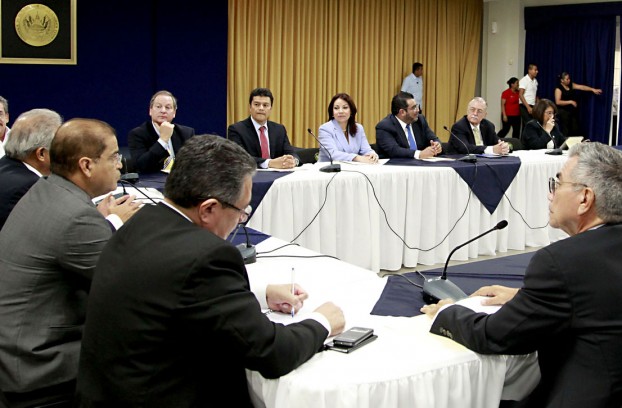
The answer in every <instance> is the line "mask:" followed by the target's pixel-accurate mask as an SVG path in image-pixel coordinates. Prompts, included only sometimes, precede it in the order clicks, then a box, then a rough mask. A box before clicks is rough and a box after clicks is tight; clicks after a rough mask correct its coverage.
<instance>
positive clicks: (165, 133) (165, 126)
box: [158, 122, 175, 143]
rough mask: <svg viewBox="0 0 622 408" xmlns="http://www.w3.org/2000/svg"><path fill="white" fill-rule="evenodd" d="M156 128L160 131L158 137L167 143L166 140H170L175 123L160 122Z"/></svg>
mask: <svg viewBox="0 0 622 408" xmlns="http://www.w3.org/2000/svg"><path fill="white" fill-rule="evenodd" d="M158 130H159V131H160V139H162V140H163V141H164V142H166V143H168V141H169V140H171V136H173V130H175V125H173V124H172V123H170V122H162V124H161V125H160V127H159V129H158Z"/></svg>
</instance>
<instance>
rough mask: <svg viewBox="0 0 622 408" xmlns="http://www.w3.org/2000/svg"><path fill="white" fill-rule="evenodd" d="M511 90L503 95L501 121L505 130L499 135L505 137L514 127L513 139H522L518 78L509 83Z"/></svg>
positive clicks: (511, 79) (509, 80)
mask: <svg viewBox="0 0 622 408" xmlns="http://www.w3.org/2000/svg"><path fill="white" fill-rule="evenodd" d="M507 84H508V86H509V88H508V89H506V90H505V91H503V93H502V94H501V119H502V122H503V128H502V129H501V130H500V131H499V133H498V134H497V136H498V137H505V135H507V134H508V132H509V131H510V126H511V127H512V137H515V138H517V139H520V108H519V107H518V101H519V98H518V78H515V77H512V78H510V79H508V82H507Z"/></svg>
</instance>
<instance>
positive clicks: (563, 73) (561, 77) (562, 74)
mask: <svg viewBox="0 0 622 408" xmlns="http://www.w3.org/2000/svg"><path fill="white" fill-rule="evenodd" d="M568 75H570V74H569V73H568V72H566V71H564V72H562V73H561V74H559V75H557V79H559V80H560V81H561V80H562V79H564V78H566V77H567V76H568Z"/></svg>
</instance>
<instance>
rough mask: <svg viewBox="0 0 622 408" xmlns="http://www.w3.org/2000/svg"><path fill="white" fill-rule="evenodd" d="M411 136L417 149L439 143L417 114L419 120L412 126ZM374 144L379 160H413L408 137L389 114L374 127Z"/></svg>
mask: <svg viewBox="0 0 622 408" xmlns="http://www.w3.org/2000/svg"><path fill="white" fill-rule="evenodd" d="M411 125H412V129H413V136H414V138H415V141H416V142H417V149H419V150H423V149H425V148H426V147H428V146H430V142H431V141H435V142H439V143H440V141H439V139H438V137H436V135H435V134H434V132H432V129H430V126H428V121H427V120H426V119H425V116H423V115H421V114H419V118H418V119H417V121H416V122H413V123H412V124H411ZM376 144H377V146H378V155H379V156H380V158H383V159H384V158H396V157H404V158H413V157H414V154H415V153H414V152H413V151H412V150H410V144H409V143H408V136H406V133H405V132H404V130H403V129H402V125H401V124H400V122H399V121H398V120H397V118H396V117H395V115H393V114H391V115H388V116H387V117H385V118H384V119H382V120H381V121H380V122H378V124H377V125H376Z"/></svg>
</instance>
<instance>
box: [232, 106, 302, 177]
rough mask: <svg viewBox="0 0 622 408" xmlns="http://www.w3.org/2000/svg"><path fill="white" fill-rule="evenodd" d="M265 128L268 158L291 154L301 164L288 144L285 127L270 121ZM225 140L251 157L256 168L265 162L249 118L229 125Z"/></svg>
mask: <svg viewBox="0 0 622 408" xmlns="http://www.w3.org/2000/svg"><path fill="white" fill-rule="evenodd" d="M267 126H268V141H269V142H270V158H271V159H276V158H279V157H281V156H283V155H286V154H291V155H292V156H294V157H295V158H296V159H298V163H299V164H302V163H300V158H299V157H298V155H297V154H296V150H295V149H294V147H293V146H292V145H291V144H290V143H289V138H288V137H287V130H286V129H285V126H283V125H281V124H280V123H276V122H271V121H268V123H267ZM227 138H228V139H230V140H233V141H234V142H236V143H237V144H239V145H240V146H242V147H243V148H244V150H246V151H247V152H248V154H250V155H251V156H253V159H255V162H257V166H258V167H259V165H260V164H261V163H263V162H264V161H266V159H263V158H262V157H261V145H260V144H259V138H258V137H257V131H256V130H255V126H254V125H253V121H252V120H251V118H250V117H248V118H246V119H244V120H242V121H240V122H236V123H234V124H233V125H230V126H229V128H228V129H227Z"/></svg>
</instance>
